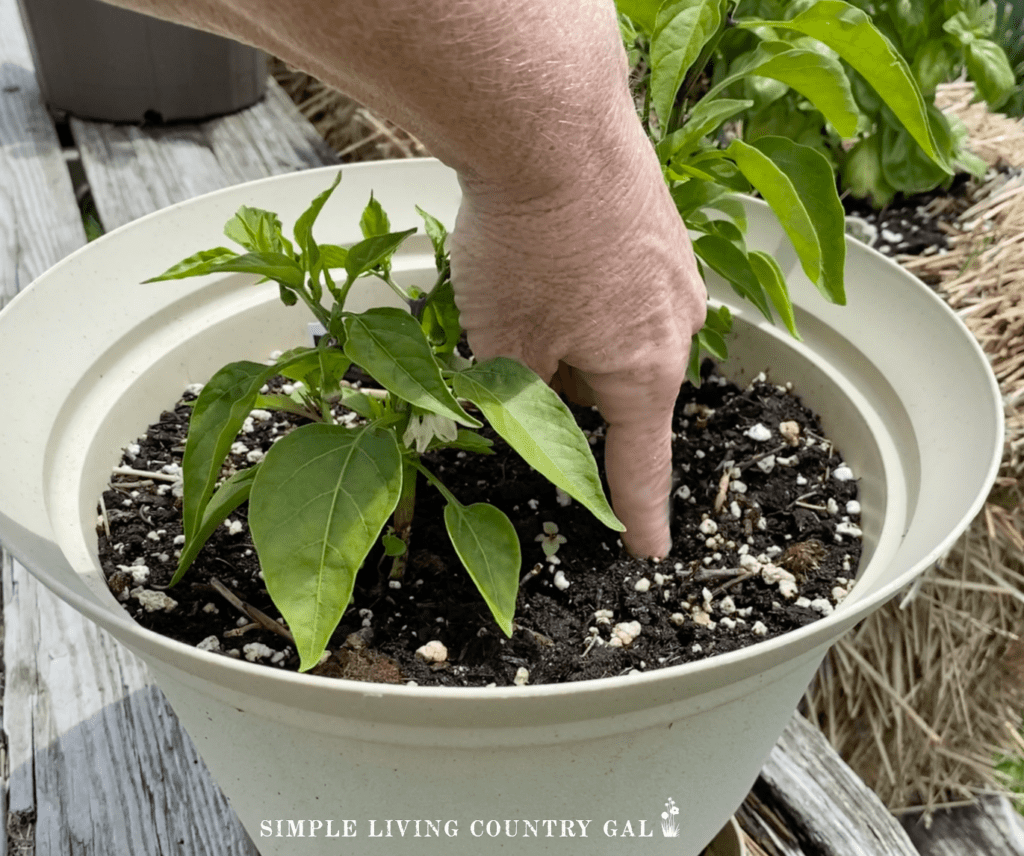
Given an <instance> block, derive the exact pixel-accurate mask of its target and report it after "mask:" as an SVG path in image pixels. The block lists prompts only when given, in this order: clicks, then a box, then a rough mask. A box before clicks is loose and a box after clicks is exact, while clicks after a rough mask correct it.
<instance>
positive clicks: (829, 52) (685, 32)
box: [616, 0, 952, 383]
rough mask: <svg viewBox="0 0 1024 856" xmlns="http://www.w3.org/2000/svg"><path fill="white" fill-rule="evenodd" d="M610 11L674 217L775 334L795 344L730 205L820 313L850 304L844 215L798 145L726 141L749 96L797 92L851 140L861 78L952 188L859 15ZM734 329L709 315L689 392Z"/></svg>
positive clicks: (776, 277)
mask: <svg viewBox="0 0 1024 856" xmlns="http://www.w3.org/2000/svg"><path fill="white" fill-rule="evenodd" d="M616 2H617V6H618V10H619V21H620V29H621V31H622V34H623V38H624V40H625V44H626V48H627V52H628V53H629V57H630V61H631V64H632V66H633V68H634V73H633V85H634V91H635V97H636V101H637V105H638V111H639V114H640V120H641V122H642V123H643V125H644V127H645V129H646V130H647V133H648V136H649V137H650V139H651V141H652V144H653V145H654V146H655V149H656V151H657V153H658V157H659V158H660V160H661V163H662V167H663V170H664V175H665V180H666V182H667V183H668V186H669V188H670V190H671V192H672V196H673V198H674V199H675V202H676V206H677V208H678V210H679V213H680V215H681V216H682V218H683V221H684V222H685V223H686V225H687V227H688V228H689V229H690V231H691V233H693V234H695V235H696V237H695V239H694V242H693V248H694V252H695V254H696V255H697V258H698V260H699V261H700V263H701V265H702V266H703V267H704V268H709V269H711V270H713V271H715V272H716V273H717V274H719V275H720V276H722V277H723V278H724V279H725V280H726V281H727V282H728V283H729V284H730V285H731V286H732V288H733V289H734V290H735V291H736V292H737V293H738V294H739V295H740V296H741V297H743V298H745V299H747V300H749V301H751V302H752V303H753V304H754V305H755V306H756V307H757V309H758V310H759V311H760V312H761V313H762V314H763V315H764V316H765V318H767V319H768V320H769V321H772V322H774V321H775V315H776V314H777V315H778V318H779V319H780V320H781V321H782V323H783V324H785V326H786V328H787V329H788V330H789V332H790V333H791V334H792V335H793V336H796V337H797V338H799V331H798V330H797V326H796V318H795V315H794V312H793V306H792V302H791V300H790V296H789V290H788V287H787V284H786V280H785V277H784V275H783V272H782V270H781V268H780V266H779V264H778V262H777V261H776V260H775V259H774V258H773V257H772V256H770V255H769V254H767V253H764V252H762V251H760V250H750V249H748V248H747V246H746V242H745V237H744V236H745V233H746V219H745V216H744V209H743V207H742V205H741V204H740V203H739V201H738V200H737V199H735V198H734V194H735V193H747V192H750V191H752V190H753V191H757V193H759V194H760V196H761V197H762V198H763V199H764V201H765V202H767V203H768V205H769V206H770V207H771V208H772V210H773V211H774V212H775V214H776V216H777V217H778V219H779V222H780V223H781V225H782V228H783V229H784V230H785V232H786V235H787V236H788V237H789V240H790V242H791V243H792V245H793V248H794V250H795V251H796V255H797V258H798V259H799V262H800V267H801V268H802V270H803V272H804V273H805V274H806V275H807V277H808V279H810V280H811V282H813V283H814V284H815V285H816V286H817V288H818V290H819V291H820V292H821V294H822V296H823V297H824V298H825V299H826V300H828V301H830V302H832V303H837V304H844V303H845V302H846V293H845V286H844V280H843V269H844V265H845V256H846V243H845V223H844V221H845V213H844V210H843V206H842V203H841V202H840V200H839V194H838V191H837V188H836V179H835V173H834V170H833V165H832V164H831V163H830V161H829V160H828V159H827V158H826V157H825V155H824V154H823V153H822V151H821V150H820V147H819V146H818V145H816V144H812V145H808V144H807V142H808V141H807V139H805V137H804V136H802V135H800V134H796V135H793V134H790V133H789V132H788V131H786V132H785V135H783V134H782V133H776V134H764V135H762V136H759V137H757V138H756V139H752V140H749V141H745V140H744V139H742V138H739V137H736V138H731V139H729V138H727V135H726V134H725V132H724V127H725V125H726V123H727V122H730V121H732V120H735V119H736V118H737V117H741V116H745V115H749V111H750V110H751V109H752V108H753V107H755V97H754V95H755V93H756V92H758V91H760V90H764V89H769V90H771V89H773V88H774V89H776V90H778V89H781V90H783V91H785V90H787V89H792V90H793V91H795V92H796V93H798V94H799V96H800V97H801V98H803V99H806V101H807V102H808V103H809V104H811V105H813V108H814V110H815V111H817V112H818V113H820V115H821V116H822V117H823V118H824V121H825V122H827V123H828V125H829V127H831V128H833V129H835V133H836V134H837V135H838V136H839V137H841V138H842V139H850V140H852V139H853V138H855V137H856V135H857V134H858V129H859V128H860V127H861V125H862V123H863V121H864V118H863V114H862V111H861V109H860V108H859V107H858V102H857V99H856V98H855V95H854V84H853V83H852V82H851V79H852V78H854V76H855V75H856V80H858V81H861V82H862V84H863V86H864V87H865V88H866V89H868V90H869V91H871V92H872V93H874V97H875V98H876V100H877V103H878V104H879V105H883V106H884V109H885V111H886V115H887V116H889V117H891V121H892V123H893V124H894V126H895V127H898V128H899V129H900V133H901V134H904V135H905V136H906V138H907V139H908V140H911V141H912V142H913V143H914V144H915V145H916V146H919V147H920V151H921V152H922V153H923V156H924V157H926V158H927V159H929V162H930V163H931V164H933V166H934V168H935V169H937V170H939V171H940V172H941V173H942V174H943V175H949V174H952V166H951V164H950V162H949V158H948V157H947V156H946V153H945V152H946V147H945V146H944V144H943V141H942V140H941V129H939V128H938V127H937V125H936V123H935V122H934V121H933V117H932V116H931V115H930V113H929V110H928V107H927V104H926V102H925V99H924V97H923V95H922V93H921V89H920V87H919V86H918V84H917V82H916V80H915V77H914V74H913V72H912V71H911V68H910V66H909V64H908V63H907V61H906V59H904V57H903V56H901V55H900V53H899V51H898V50H897V49H896V48H895V47H894V46H893V44H892V43H891V42H890V40H889V39H887V38H886V37H885V35H884V34H883V33H882V32H881V30H879V28H878V27H877V26H875V24H874V23H873V22H872V19H871V18H870V17H869V16H868V14H867V13H866V12H864V11H863V10H862V9H859V8H857V7H856V6H854V5H851V4H850V3H846V2H843V0H799V2H796V3H786V4H782V3H760V4H758V3H754V4H750V3H738V2H736V0H616ZM752 6H753V7H756V8H757V9H758V10H760V9H761V7H762V6H763V7H765V9H767V8H768V7H772V8H774V7H782V6H785V7H787V13H786V14H785V15H782V14H781V9H780V10H779V11H780V14H779V16H778V17H769V18H764V17H759V16H756V15H752V14H742V12H743V10H744V9H747V8H751V7H752ZM739 38H742V39H743V42H742V43H743V45H744V46H745V49H744V51H743V52H742V53H741V54H740V55H739V56H734V57H732V59H731V61H729V62H726V61H723V54H722V53H721V51H720V47H721V45H722V44H723V41H725V43H726V44H729V43H735V40H737V39H739ZM716 63H717V64H716ZM794 137H795V138H794ZM731 324H732V319H731V316H730V314H729V311H728V309H727V308H726V307H724V306H723V307H720V308H714V307H709V309H708V315H707V321H706V323H705V326H704V328H703V329H702V330H701V331H700V332H699V333H698V334H697V336H696V337H695V341H694V346H693V347H692V348H691V352H690V357H691V360H690V373H689V374H690V379H691V381H693V382H694V383H697V382H699V375H698V371H697V369H698V366H699V364H700V360H701V358H702V357H703V355H704V354H705V353H710V354H712V355H713V356H715V357H717V358H719V359H725V358H726V356H727V346H726V340H725V338H724V336H725V334H726V333H728V332H729V331H730V329H731Z"/></svg>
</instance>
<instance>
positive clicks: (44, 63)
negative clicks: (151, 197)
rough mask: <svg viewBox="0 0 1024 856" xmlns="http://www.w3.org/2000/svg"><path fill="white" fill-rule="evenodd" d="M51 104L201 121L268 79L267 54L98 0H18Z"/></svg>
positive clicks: (232, 106) (94, 112) (107, 115)
mask: <svg viewBox="0 0 1024 856" xmlns="http://www.w3.org/2000/svg"><path fill="white" fill-rule="evenodd" d="M18 6H19V7H20V9H21V15H22V19H23V21H24V22H25V31H26V33H28V36H29V44H30V46H31V48H32V58H33V60H34V62H35V66H36V75H37V76H38V78H39V86H40V89H41V90H42V93H43V98H44V100H45V101H46V103H47V104H48V105H49V106H50V107H51V108H53V109H55V110H60V111H64V112H67V113H70V114H71V115H73V116H79V117H81V118H83V119H99V120H103V121H108V122H148V123H154V122H170V121H176V120H185V119H188V120H198V119H206V118H209V117H212V116H219V115H222V114H224V113H232V112H234V111H235V110H241V109H242V108H243V107H248V106H249V105H250V104H253V103H255V102H256V101H258V100H259V99H260V98H261V97H262V96H263V93H264V92H265V91H266V86H267V62H266V57H265V56H264V55H263V54H262V53H261V52H260V51H258V50H256V49H255V48H252V47H249V46H248V45H242V44H239V43H238V42H234V41H231V40H230V39H225V38H222V37H220V36H215V35H212V34H211V33H204V32H200V31H199V30H193V29H189V28H188V27H182V26H179V25H177V24H171V23H168V22H167V21H160V20H157V19H156V18H151V17H148V16H146V15H140V14H138V13H137V12H130V11H128V10H127V9H119V8H117V7H114V6H110V5H108V4H106V3H101V2H99V0H18Z"/></svg>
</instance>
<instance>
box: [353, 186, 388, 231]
mask: <svg viewBox="0 0 1024 856" xmlns="http://www.w3.org/2000/svg"><path fill="white" fill-rule="evenodd" d="M359 228H360V230H361V231H362V233H363V237H364V238H376V237H379V236H381V235H387V234H388V233H389V232H390V231H391V221H390V220H389V219H388V215H387V214H385V213H384V209H383V208H381V205H380V203H379V202H378V201H377V200H376V199H375V198H374V196H373V191H371V192H370V201H369V202H367V203H366V208H364V209H363V216H362V217H361V218H360V219H359Z"/></svg>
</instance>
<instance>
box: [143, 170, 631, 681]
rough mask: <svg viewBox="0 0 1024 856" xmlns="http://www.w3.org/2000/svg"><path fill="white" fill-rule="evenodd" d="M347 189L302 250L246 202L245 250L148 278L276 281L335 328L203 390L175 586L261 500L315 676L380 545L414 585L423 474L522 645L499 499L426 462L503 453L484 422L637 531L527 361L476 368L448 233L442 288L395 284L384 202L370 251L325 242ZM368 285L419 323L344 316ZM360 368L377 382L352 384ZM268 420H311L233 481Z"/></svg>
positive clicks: (267, 546) (299, 238)
mask: <svg viewBox="0 0 1024 856" xmlns="http://www.w3.org/2000/svg"><path fill="white" fill-rule="evenodd" d="M340 179H341V175H340V174H339V175H338V177H337V178H336V179H335V181H334V183H333V184H332V185H331V187H330V188H328V189H327V190H325V191H324V192H323V193H321V194H320V195H319V196H317V198H316V199H314V200H313V202H312V204H311V205H310V207H309V208H308V209H307V210H306V211H305V213H303V214H302V215H301V216H300V217H299V218H298V220H297V221H296V223H295V226H294V229H293V237H294V243H293V242H292V241H290V240H289V239H288V238H286V237H285V235H284V233H283V231H282V227H281V222H280V220H279V219H278V217H277V215H276V214H274V213H273V212H270V211H264V210H260V209H256V208H249V207H245V206H243V207H242V208H240V209H239V210H238V212H237V213H236V214H235V216H234V217H232V218H231V220H229V221H228V223H227V225H226V226H225V229H224V232H225V234H226V236H227V237H228V238H230V239H231V240H233V241H234V242H236V243H237V244H239V245H241V247H242V248H243V250H245V252H242V253H239V252H236V251H234V250H231V249H228V248H225V247H217V248H214V249H211V250H205V251H203V252H199V253H196V254H195V255H193V256H190V257H189V258H186V259H184V260H182V261H181V262H179V263H178V264H176V265H174V266H173V267H171V268H170V269H169V270H167V271H165V272H164V273H163V274H161V275H160V276H157V277H154V278H153V279H151V280H149V282H155V281H158V280H167V279H180V278H183V277H190V276H202V275H205V274H210V273H220V272H228V271H235V272H243V273H251V274H257V275H258V276H261V277H263V278H264V279H263V280H261V281H265V280H268V279H269V280H273V281H275V282H277V284H278V287H279V289H280V296H281V299H282V301H283V302H284V303H285V304H287V305H295V304H296V303H298V302H300V301H301V302H302V303H304V304H305V305H306V306H307V307H308V309H309V310H310V311H311V312H312V314H313V316H314V317H315V318H316V319H317V321H319V322H320V324H321V325H322V326H323V327H324V329H325V330H326V331H327V335H325V336H323V337H321V339H320V340H319V342H318V343H317V344H316V345H315V346H312V347H301V348H296V349H294V350H291V351H288V352H287V353H285V354H283V355H281V356H280V357H279V358H278V359H276V360H275V361H273V363H272V364H270V365H266V364H262V363H257V362H249V361H241V362H235V363H231V364H229V365H227V366H224V368H222V369H221V370H220V371H218V372H217V373H216V374H214V376H213V377H212V378H211V379H210V380H209V382H207V383H206V384H205V386H204V387H203V389H202V391H201V392H200V394H199V396H198V398H197V399H196V401H195V403H194V407H193V412H192V416H191V420H190V423H189V431H188V437H187V440H186V444H185V453H184V456H183V459H182V470H183V487H184V490H183V497H182V503H183V519H184V535H185V544H184V546H183V549H182V551H181V556H180V559H179V563H178V569H177V572H176V574H175V576H174V578H173V580H172V583H171V584H172V585H173V584H175V583H177V582H178V581H179V580H180V579H181V578H182V576H183V575H184V573H185V572H186V571H187V570H188V568H189V567H190V566H191V565H192V563H193V562H194V561H195V558H196V556H197V554H198V553H199V551H200V549H201V548H202V546H203V544H205V542H206V541H207V539H208V538H209V537H210V535H211V534H212V533H213V531H214V530H215V529H216V528H217V526H219V525H220V524H221V523H223V522H224V520H225V519H226V518H227V516H228V515H229V514H230V513H231V512H232V511H234V510H235V509H236V508H237V507H238V506H239V505H241V503H243V502H245V501H246V500H248V502H249V511H248V519H249V526H250V530H251V533H252V538H253V542H254V544H255V546H256V551H257V553H258V556H259V561H260V567H261V569H262V571H263V576H264V581H265V583H266V586H267V591H268V593H269V594H270V597H271V599H272V600H273V602H274V604H275V605H276V606H277V608H278V609H279V610H280V612H281V615H282V616H283V617H284V618H285V620H286V621H287V623H288V626H289V629H290V630H291V633H292V635H293V637H294V638H295V641H296V645H297V647H298V653H299V656H300V659H301V665H300V670H302V671H305V670H307V669H310V668H312V667H313V666H315V665H316V664H317V663H318V662H319V660H320V658H321V656H322V654H323V652H324V650H325V648H326V645H327V643H328V641H329V639H330V637H331V634H332V633H333V632H334V630H335V628H336V627H337V625H338V623H339V622H340V620H341V617H342V614H343V613H344V611H345V609H346V607H347V606H348V604H349V601H350V600H351V597H352V592H353V588H354V585H355V579H356V574H357V572H358V571H359V569H360V567H361V566H362V565H363V562H364V560H365V559H366V556H367V554H368V553H369V552H370V550H371V548H372V547H373V545H374V544H375V543H376V542H377V541H378V539H381V541H382V546H383V550H384V552H385V554H386V555H389V556H391V557H392V559H393V563H392V566H391V577H392V579H397V580H400V579H401V577H402V573H403V570H404V566H405V565H404V562H405V556H406V554H407V551H408V545H409V540H410V534H411V529H412V524H413V507H414V504H415V496H416V490H417V487H418V484H419V482H420V480H421V478H422V479H423V480H425V481H426V482H427V483H429V484H430V485H431V486H432V487H433V488H434V489H436V490H437V491H438V492H439V493H440V494H441V496H442V498H443V499H444V501H445V508H444V521H445V526H446V528H447V531H448V535H449V537H450V539H451V542H452V545H453V547H454V548H455V552H456V553H457V554H458V557H459V559H460V560H461V562H462V564H463V566H464V567H465V569H466V571H467V572H468V573H469V575H470V577H471V578H472V580H473V582H474V583H475V584H476V586H477V588H478V589H479V591H480V594H481V595H482V597H483V599H484V601H485V603H486V604H487V606H488V607H489V609H490V611H491V613H492V614H493V616H494V619H495V621H496V622H497V623H498V626H499V627H500V628H501V629H502V631H503V632H504V633H506V634H507V635H509V636H511V635H512V629H513V615H514V612H515V604H516V596H517V591H518V585H519V574H520V565H521V551H520V545H519V541H518V537H517V535H516V532H515V529H514V528H513V526H512V523H511V521H510V520H509V519H508V517H507V516H506V515H505V514H504V512H502V511H500V510H499V509H498V508H496V507H494V506H492V505H490V504H488V503H474V504H472V505H464V504H463V503H461V502H460V501H459V500H458V498H457V497H455V496H454V495H453V494H452V492H451V491H450V490H449V489H448V488H447V487H446V486H445V485H444V483H443V482H442V481H441V480H440V479H439V478H438V477H437V475H436V474H435V473H433V472H431V471H430V469H429V468H428V467H427V466H426V465H425V463H424V461H423V458H422V456H423V453H424V452H426V451H430V450H433V449H445V448H447V449H460V450H464V451H467V452H474V453H478V454H490V453H491V449H490V447H491V445H492V444H491V442H490V441H489V440H488V439H486V438H485V437H484V436H482V435H481V434H479V433H477V432H476V431H475V430H474V429H477V428H480V427H481V426H482V422H481V421H480V418H478V416H477V415H474V414H479V416H481V417H483V418H485V419H486V420H487V421H488V422H489V423H490V425H491V427H492V428H493V429H494V430H495V432H496V433H497V434H498V435H499V436H501V437H502V438H503V439H504V440H506V441H507V442H508V444H509V445H510V446H511V447H512V448H513V449H515V450H516V451H517V452H518V453H519V454H520V455H522V457H523V458H524V459H525V460H526V462H527V463H529V464H530V465H531V466H532V467H533V468H534V469H536V470H537V471H538V472H540V473H541V474H542V475H544V476H545V477H547V478H548V480H549V481H550V482H551V483H552V484H553V485H555V486H556V487H558V488H560V489H561V490H563V491H565V492H566V493H568V494H569V495H571V496H573V497H574V498H576V499H577V500H578V501H579V502H580V503H581V504H583V505H584V506H585V507H586V508H588V509H589V510H590V511H591V512H593V513H594V515H595V516H596V517H597V518H598V519H599V520H600V521H601V522H603V523H604V524H605V525H607V526H609V527H611V528H612V529H616V530H619V531H621V530H622V529H623V528H624V527H623V526H622V524H621V523H620V522H619V520H618V519H617V518H616V517H615V515H614V513H613V512H612V510H611V507H610V506H609V504H608V502H607V500H606V498H605V495H604V491H603V488H602V486H601V480H600V477H599V475H598V471H597V465H596V463H595V461H594V459H593V456H592V454H591V452H590V446H589V444H588V442H587V439H586V437H585V436H584V435H583V433H582V431H580V429H579V427H578V426H577V425H576V422H575V420H574V419H573V416H572V414H571V413H570V411H569V410H568V408H567V407H566V406H565V404H564V403H563V402H562V400H561V399H560V398H559V397H558V395H557V394H556V393H555V392H553V391H552V390H551V389H550V388H549V387H548V385H547V384H546V383H545V382H544V381H542V380H541V379H540V378H539V377H538V376H537V375H536V374H534V373H533V372H532V371H530V370H529V369H527V368H526V367H525V366H523V365H522V364H520V363H518V362H516V361H514V360H511V359H508V358H504V357H497V358H495V359H492V360H488V361H486V362H480V363H473V362H470V361H469V360H467V359H465V358H463V357H462V356H460V355H459V353H458V351H457V349H456V346H457V343H458V340H459V337H460V336H461V332H462V331H461V327H460V325H459V321H458V310H457V308H456V306H455V302H454V297H453V293H452V287H451V280H450V276H449V263H448V256H447V253H446V251H445V247H444V244H445V237H446V230H445V228H444V226H442V224H441V223H440V222H438V221H437V220H436V219H435V218H434V217H432V216H430V215H429V214H426V213H425V212H423V211H420V212H419V213H420V215H421V216H422V218H423V220H424V224H425V230H426V232H427V234H428V236H429V237H430V240H431V242H432V243H433V246H434V250H435V260H436V263H437V269H438V276H437V280H436V282H435V284H434V286H433V287H432V288H431V289H430V290H429V291H428V292H421V291H419V290H417V289H411V288H409V289H407V288H403V287H402V286H401V285H399V284H398V283H397V282H396V281H395V279H394V277H393V276H392V275H391V267H392V258H393V256H394V253H395V252H396V251H397V250H398V248H399V247H400V245H401V244H402V242H403V241H404V240H405V239H406V238H407V237H409V235H411V234H412V233H413V232H415V231H416V230H415V229H410V230H406V231H400V232H393V231H391V225H390V221H389V219H388V216H387V214H386V213H385V212H384V210H383V208H382V207H381V205H380V203H379V202H378V201H377V200H376V199H374V198H373V197H372V196H371V198H370V201H369V203H368V205H367V206H366V208H365V210H364V212H363V215H362V218H361V221H360V226H361V230H362V233H363V236H364V237H363V240H362V241H360V242H359V243H356V244H355V245H353V246H350V247H347V248H345V247H341V246H338V245H336V244H318V243H317V241H316V240H315V239H314V237H313V224H314V222H315V220H316V218H317V216H318V214H319V213H320V211H321V209H322V208H323V206H324V204H325V203H326V202H327V200H328V199H329V198H330V196H331V194H332V193H333V192H334V189H335V188H336V187H337V185H338V182H339V181H340ZM366 277H375V278H377V279H379V280H382V281H383V282H385V283H386V284H387V285H388V287H390V288H391V289H392V290H393V291H394V292H395V293H396V294H398V295H399V296H400V297H401V298H402V300H403V301H404V302H405V303H406V305H407V307H408V311H407V310H406V309H399V308H394V307H390V308H389V307H380V308H374V309H368V310H366V311H364V312H359V313H356V312H350V311H348V310H347V309H346V308H345V303H346V298H347V297H348V295H349V293H350V291H351V290H352V289H353V288H354V287H356V286H357V283H358V282H359V281H360V280H363V279H365V278H366ZM351 366H355V367H358V368H359V369H361V370H362V371H363V372H365V374H367V375H369V376H370V377H372V378H373V379H374V380H375V381H376V382H377V383H378V384H379V385H380V387H379V388H377V389H373V388H371V389H359V388H356V387H353V386H352V385H349V384H346V383H345V381H344V375H345V374H346V372H347V371H348V370H349V368H350V367H351ZM276 375H283V376H285V377H287V378H290V379H292V380H295V381H299V382H301V384H296V385H295V387H296V388H297V390H298V391H297V392H293V393H292V394H291V395H283V394H271V393H269V392H264V391H262V390H263V389H264V387H265V385H266V384H267V382H268V381H269V380H270V379H271V378H272V377H274V376H276ZM336 404H340V405H343V406H344V407H345V408H348V410H350V411H354V412H355V413H357V414H359V416H360V417H361V424H358V425H357V426H350V425H342V424H338V421H337V419H336V418H335V413H334V407H335V405H336ZM254 408H264V409H270V410H275V409H276V410H284V411H289V412H293V413H296V414H298V415H300V416H303V417H306V418H307V419H309V420H310V421H309V422H308V423H306V424H303V425H301V426H299V427H297V428H295V429H294V430H292V431H291V432H290V433H288V434H287V435H285V436H284V437H283V438H281V439H280V440H279V441H277V442H276V443H274V445H273V446H272V447H271V448H270V450H269V451H268V452H267V454H266V456H265V457H264V458H263V460H262V461H261V462H259V463H257V464H254V465H253V466H252V467H251V468H248V469H245V470H242V471H239V472H236V473H235V474H233V475H231V476H230V477H228V478H227V479H226V480H223V481H222V482H220V477H221V472H222V468H223V466H224V462H225V460H226V458H227V455H228V452H229V450H230V447H231V444H232V443H233V442H234V440H235V438H236V436H237V435H238V432H239V431H240V430H241V428H242V425H243V423H244V421H245V419H246V417H247V416H248V415H249V413H250V412H251V411H252V410H253V409H254ZM218 482H220V483H219V484H218ZM389 521H390V526H388V523H389ZM385 527H387V529H386V531H385Z"/></svg>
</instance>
